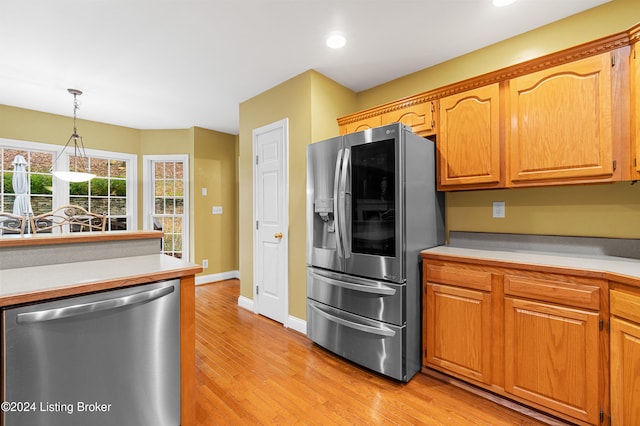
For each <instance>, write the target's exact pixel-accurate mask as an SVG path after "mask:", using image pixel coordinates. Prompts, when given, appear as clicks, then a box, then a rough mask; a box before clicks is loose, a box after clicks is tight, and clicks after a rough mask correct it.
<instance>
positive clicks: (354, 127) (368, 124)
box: [340, 115, 382, 135]
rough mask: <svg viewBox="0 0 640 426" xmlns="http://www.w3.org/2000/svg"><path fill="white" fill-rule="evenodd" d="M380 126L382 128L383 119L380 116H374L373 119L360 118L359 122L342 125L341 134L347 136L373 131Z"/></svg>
mask: <svg viewBox="0 0 640 426" xmlns="http://www.w3.org/2000/svg"><path fill="white" fill-rule="evenodd" d="M378 126H382V117H381V116H379V115H374V116H372V117H366V118H360V119H359V120H357V121H354V122H351V123H346V124H344V125H341V126H340V134H341V135H346V134H347V133H353V132H359V131H361V130H367V129H373V128H374V127H378Z"/></svg>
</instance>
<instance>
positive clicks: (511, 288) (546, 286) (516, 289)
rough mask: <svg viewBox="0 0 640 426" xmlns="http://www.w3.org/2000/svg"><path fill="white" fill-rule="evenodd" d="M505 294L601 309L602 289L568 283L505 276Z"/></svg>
mask: <svg viewBox="0 0 640 426" xmlns="http://www.w3.org/2000/svg"><path fill="white" fill-rule="evenodd" d="M504 293H505V294H508V295H511V296H520V297H528V298H532V299H537V300H544V301H547V302H554V303H561V304H564V305H570V306H576V307H580V308H586V309H594V310H598V309H599V307H600V287H598V286H590V285H585V284H578V283H572V282H566V281H559V280H552V279H548V280H545V279H538V278H530V277H520V276H517V275H505V276H504Z"/></svg>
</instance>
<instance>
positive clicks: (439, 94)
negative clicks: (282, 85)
mask: <svg viewBox="0 0 640 426" xmlns="http://www.w3.org/2000/svg"><path fill="white" fill-rule="evenodd" d="M639 41H640V23H639V24H637V25H635V26H633V27H632V28H630V29H629V30H627V31H623V32H620V33H617V34H613V35H609V36H606V37H603V38H600V39H597V40H593V41H590V42H587V43H583V44H580V45H577V46H573V47H570V48H568V49H564V50H561V51H558V52H554V53H550V54H547V55H544V56H541V57H539V58H535V59H531V60H529V61H525V62H521V63H519V64H515V65H511V66H509V67H506V68H502V69H499V70H496V71H492V72H489V73H486V74H482V75H479V76H476V77H472V78H469V79H466V80H462V81H459V82H456V83H452V84H449V85H447V86H443V87H439V88H436V89H433V90H429V91H426V92H422V93H418V94H415V95H412V96H408V97H405V98H402V99H399V100H396V101H392V102H388V103H385V104H383V105H378V106H375V107H372V108H368V109H365V110H362V111H358V112H355V113H353V114H349V115H346V116H344V117H340V118H338V119H337V121H338V125H339V126H344V125H347V124H351V123H354V122H357V121H361V120H365V119H368V118H371V117H375V116H379V115H382V114H384V113H387V112H392V111H395V110H399V109H402V108H407V107H410V106H413V105H417V104H421V103H425V102H433V101H437V100H438V99H440V98H444V97H446V96H450V95H453V94H456V93H460V92H465V91H467V90H471V89H475V88H477V87H482V86H487V85H489V84H492V83H500V82H503V81H507V80H509V79H512V78H514V77H518V76H521V75H525V74H530V73H533V72H536V71H541V70H544V69H547V68H551V67H554V66H557V65H562V64H565V63H570V62H573V61H576V60H579V59H583V58H587V57H589V56H594V55H598V54H601V53H604V52H609V51H613V50H616V49H618V48H621V47H624V46H629V45H631V44H634V43H637V42H639Z"/></svg>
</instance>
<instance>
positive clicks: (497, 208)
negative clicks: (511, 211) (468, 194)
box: [493, 201, 505, 218]
mask: <svg viewBox="0 0 640 426" xmlns="http://www.w3.org/2000/svg"><path fill="white" fill-rule="evenodd" d="M504 215H505V208H504V201H494V202H493V217H496V218H503V217H504Z"/></svg>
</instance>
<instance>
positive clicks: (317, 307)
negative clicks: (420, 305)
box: [307, 299, 409, 381]
mask: <svg viewBox="0 0 640 426" xmlns="http://www.w3.org/2000/svg"><path fill="white" fill-rule="evenodd" d="M307 335H308V337H309V338H310V339H311V340H313V341H314V342H315V343H317V344H318V345H320V346H322V347H324V348H326V349H328V350H330V351H331V352H334V353H335V354H337V355H340V356H342V357H344V358H346V359H348V360H350V361H353V362H355V363H357V364H360V365H362V366H363V367H367V368H369V369H371V370H374V371H377V372H379V373H381V374H384V375H386V376H389V377H392V378H394V379H397V380H403V381H407V380H408V379H409V378H408V377H407V372H406V363H405V359H404V347H405V344H404V343H405V326H402V327H398V326H395V325H391V324H385V323H382V322H379V321H374V320H371V319H368V318H364V317H361V316H358V315H353V314H350V313H348V312H344V311H340V310H338V309H334V308H332V307H330V306H327V305H324V304H322V303H317V302H314V301H313V300H308V299H307Z"/></svg>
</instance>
